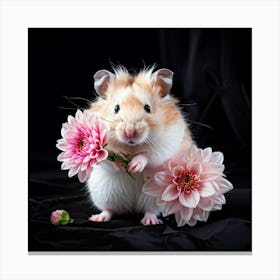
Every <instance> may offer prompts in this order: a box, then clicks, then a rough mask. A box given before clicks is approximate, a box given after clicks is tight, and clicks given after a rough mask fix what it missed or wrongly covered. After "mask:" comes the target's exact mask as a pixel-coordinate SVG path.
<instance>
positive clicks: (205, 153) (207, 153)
mask: <svg viewBox="0 0 280 280" xmlns="http://www.w3.org/2000/svg"><path fill="white" fill-rule="evenodd" d="M202 153H203V157H204V161H205V162H208V161H209V159H210V157H211V153H212V148H211V147H208V148H205V149H204V150H203V151H202Z"/></svg>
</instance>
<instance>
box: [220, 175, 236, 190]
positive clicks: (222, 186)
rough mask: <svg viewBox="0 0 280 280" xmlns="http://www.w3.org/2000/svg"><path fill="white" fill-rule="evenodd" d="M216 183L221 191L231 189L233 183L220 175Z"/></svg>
mask: <svg viewBox="0 0 280 280" xmlns="http://www.w3.org/2000/svg"><path fill="white" fill-rule="evenodd" d="M217 184H218V185H219V187H220V190H221V192H222V193H226V192H228V191H230V190H232V189H233V185H232V183H231V182H230V181H228V180H227V179H225V178H223V177H221V178H220V179H219V180H218V181H217Z"/></svg>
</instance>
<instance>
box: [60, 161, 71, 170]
mask: <svg viewBox="0 0 280 280" xmlns="http://www.w3.org/2000/svg"><path fill="white" fill-rule="evenodd" d="M71 167H72V166H71V165H70V164H69V162H68V161H63V162H62V164H61V170H67V169H69V168H71Z"/></svg>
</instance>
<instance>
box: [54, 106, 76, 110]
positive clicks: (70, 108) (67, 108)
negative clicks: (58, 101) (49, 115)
mask: <svg viewBox="0 0 280 280" xmlns="http://www.w3.org/2000/svg"><path fill="white" fill-rule="evenodd" d="M58 108H59V109H62V110H77V108H76V107H75V108H74V107H63V106H58Z"/></svg>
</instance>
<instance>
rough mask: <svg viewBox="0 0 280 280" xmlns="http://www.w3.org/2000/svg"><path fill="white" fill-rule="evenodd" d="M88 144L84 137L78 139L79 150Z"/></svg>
mask: <svg viewBox="0 0 280 280" xmlns="http://www.w3.org/2000/svg"><path fill="white" fill-rule="evenodd" d="M85 146H86V142H85V140H84V139H83V138H80V139H79V141H78V148H79V150H82V149H83V148H84V147H85Z"/></svg>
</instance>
